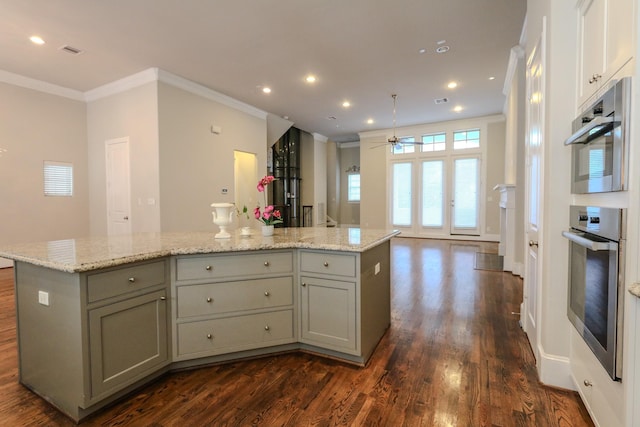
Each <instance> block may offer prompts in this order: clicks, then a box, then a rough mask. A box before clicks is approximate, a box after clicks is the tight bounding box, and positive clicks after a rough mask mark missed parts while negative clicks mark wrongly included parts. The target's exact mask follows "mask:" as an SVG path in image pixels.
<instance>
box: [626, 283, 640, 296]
mask: <svg viewBox="0 0 640 427" xmlns="http://www.w3.org/2000/svg"><path fill="white" fill-rule="evenodd" d="M629 293H630V294H631V295H634V296H636V297H638V298H640V283H634V284H633V285H631V286H629Z"/></svg>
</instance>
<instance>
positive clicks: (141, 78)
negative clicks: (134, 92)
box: [84, 68, 158, 102]
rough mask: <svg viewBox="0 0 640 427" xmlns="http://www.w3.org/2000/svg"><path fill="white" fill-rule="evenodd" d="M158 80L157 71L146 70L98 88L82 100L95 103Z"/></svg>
mask: <svg viewBox="0 0 640 427" xmlns="http://www.w3.org/2000/svg"><path fill="white" fill-rule="evenodd" d="M157 80H158V69H157V68H148V69H146V70H144V71H140V72H139V73H136V74H132V75H130V76H127V77H123V78H121V79H120V80H116V81H113V82H111V83H107V84H105V85H102V86H98V87H97V88H95V89H91V90H89V91H87V92H85V93H84V99H85V101H87V102H92V101H97V100H98V99H101V98H106V97H108V96H111V95H115V94H118V93H122V92H126V91H128V90H131V89H133V88H136V87H138V86H142V85H144V84H147V83H151V82H154V81H157Z"/></svg>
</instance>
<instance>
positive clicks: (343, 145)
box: [338, 141, 360, 149]
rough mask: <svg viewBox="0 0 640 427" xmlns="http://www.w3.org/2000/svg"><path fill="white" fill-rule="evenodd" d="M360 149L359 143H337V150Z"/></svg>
mask: <svg viewBox="0 0 640 427" xmlns="http://www.w3.org/2000/svg"><path fill="white" fill-rule="evenodd" d="M357 147H360V141H350V142H339V143H338V148H340V149H342V148H357Z"/></svg>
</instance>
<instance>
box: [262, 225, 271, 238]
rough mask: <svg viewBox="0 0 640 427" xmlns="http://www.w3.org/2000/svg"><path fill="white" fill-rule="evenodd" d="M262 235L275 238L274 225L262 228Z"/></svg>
mask: <svg viewBox="0 0 640 427" xmlns="http://www.w3.org/2000/svg"><path fill="white" fill-rule="evenodd" d="M262 235H263V236H267V237H268V236H273V225H263V226H262Z"/></svg>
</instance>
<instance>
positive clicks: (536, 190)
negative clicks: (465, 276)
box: [521, 21, 546, 363]
mask: <svg viewBox="0 0 640 427" xmlns="http://www.w3.org/2000/svg"><path fill="white" fill-rule="evenodd" d="M545 23H546V21H543V27H542V28H543V29H542V34H541V36H540V39H539V40H538V44H537V45H536V47H535V48H534V50H533V52H532V53H531V55H530V56H529V59H528V61H527V104H526V105H527V136H526V141H525V144H526V177H525V179H526V200H525V206H526V211H525V231H526V234H527V242H528V245H527V250H526V256H525V277H524V289H523V304H522V309H521V322H522V325H523V328H524V331H525V332H526V334H527V336H528V338H529V342H530V343H531V348H532V349H533V352H534V355H535V357H536V363H539V361H540V354H539V350H538V343H539V337H540V331H539V325H538V321H539V318H540V309H539V300H540V278H541V277H542V274H541V270H542V262H541V256H542V246H541V245H540V243H542V242H541V239H540V238H541V237H542V233H541V231H540V230H541V224H542V215H541V214H542V212H543V210H542V201H543V197H542V190H543V182H542V179H543V176H542V171H543V170H544V169H543V158H544V157H543V148H544V146H543V141H544V134H543V131H544V101H545V100H544V89H545V87H544V85H545V82H544V70H545V68H544V43H545V29H546V25H545Z"/></svg>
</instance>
